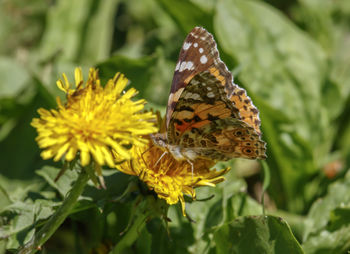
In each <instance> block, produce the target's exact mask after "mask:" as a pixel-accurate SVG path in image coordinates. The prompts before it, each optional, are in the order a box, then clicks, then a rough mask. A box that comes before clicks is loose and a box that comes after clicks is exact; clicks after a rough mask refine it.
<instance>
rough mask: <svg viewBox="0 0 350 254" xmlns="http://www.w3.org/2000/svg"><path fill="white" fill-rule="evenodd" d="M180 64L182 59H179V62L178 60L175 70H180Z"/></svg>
mask: <svg viewBox="0 0 350 254" xmlns="http://www.w3.org/2000/svg"><path fill="white" fill-rule="evenodd" d="M180 64H181V62H180V61H178V62H177V64H176V67H175V71H178V70H179V68H180Z"/></svg>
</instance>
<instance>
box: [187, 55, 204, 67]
mask: <svg viewBox="0 0 350 254" xmlns="http://www.w3.org/2000/svg"><path fill="white" fill-rule="evenodd" d="M200 61H201V63H202V64H205V63H207V62H208V58H207V57H206V56H204V55H203V56H201V58H200ZM181 65H182V64H181Z"/></svg>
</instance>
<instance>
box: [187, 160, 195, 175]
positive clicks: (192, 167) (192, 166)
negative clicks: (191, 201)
mask: <svg viewBox="0 0 350 254" xmlns="http://www.w3.org/2000/svg"><path fill="white" fill-rule="evenodd" d="M187 162H188V163H189V164H190V165H191V172H192V179H193V171H194V165H193V162H192V161H190V160H189V159H187Z"/></svg>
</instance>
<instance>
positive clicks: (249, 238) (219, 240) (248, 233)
mask: <svg viewBox="0 0 350 254" xmlns="http://www.w3.org/2000/svg"><path fill="white" fill-rule="evenodd" d="M214 241H215V242H216V253H217V254H220V253H225V254H226V253H269V254H271V253H304V252H303V250H302V248H301V246H300V245H299V243H298V242H297V240H296V239H295V237H294V236H293V234H292V232H291V230H290V228H289V226H288V224H287V223H286V222H285V221H284V220H283V219H282V218H277V217H273V216H252V217H241V218H238V219H236V220H234V221H232V222H230V223H227V224H225V225H223V226H222V227H219V228H218V229H217V230H216V231H215V233H214Z"/></svg>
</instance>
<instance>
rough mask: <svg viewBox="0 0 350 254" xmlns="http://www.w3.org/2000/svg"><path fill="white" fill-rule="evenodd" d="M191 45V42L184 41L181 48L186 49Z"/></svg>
mask: <svg viewBox="0 0 350 254" xmlns="http://www.w3.org/2000/svg"><path fill="white" fill-rule="evenodd" d="M191 45H192V43H191V42H185V43H184V45H183V47H182V48H183V49H184V50H188V49H189V48H190V47H191Z"/></svg>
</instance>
